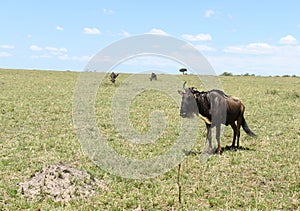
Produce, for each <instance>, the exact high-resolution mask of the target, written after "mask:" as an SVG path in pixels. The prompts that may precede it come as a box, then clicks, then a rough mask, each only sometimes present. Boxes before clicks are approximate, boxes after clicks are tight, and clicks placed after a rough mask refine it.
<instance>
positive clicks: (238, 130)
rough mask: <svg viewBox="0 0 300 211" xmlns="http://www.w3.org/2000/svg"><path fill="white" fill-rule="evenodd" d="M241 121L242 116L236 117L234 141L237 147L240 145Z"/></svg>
mask: <svg viewBox="0 0 300 211" xmlns="http://www.w3.org/2000/svg"><path fill="white" fill-rule="evenodd" d="M242 121H243V116H240V117H239V118H238V119H237V126H236V127H237V128H236V136H237V143H236V147H237V148H239V147H240V129H241V125H242Z"/></svg>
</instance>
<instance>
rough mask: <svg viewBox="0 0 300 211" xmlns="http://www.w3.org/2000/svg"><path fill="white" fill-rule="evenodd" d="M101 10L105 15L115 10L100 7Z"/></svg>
mask: <svg viewBox="0 0 300 211" xmlns="http://www.w3.org/2000/svg"><path fill="white" fill-rule="evenodd" d="M102 12H103V14H105V15H112V14H114V13H115V11H113V10H110V9H106V8H104V9H102Z"/></svg>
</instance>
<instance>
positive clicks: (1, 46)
mask: <svg viewBox="0 0 300 211" xmlns="http://www.w3.org/2000/svg"><path fill="white" fill-rule="evenodd" d="M0 48H4V49H14V48H15V46H13V45H0Z"/></svg>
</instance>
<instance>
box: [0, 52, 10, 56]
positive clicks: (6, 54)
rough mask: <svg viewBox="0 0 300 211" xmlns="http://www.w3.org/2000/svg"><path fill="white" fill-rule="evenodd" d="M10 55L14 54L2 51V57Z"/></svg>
mask: <svg viewBox="0 0 300 211" xmlns="http://www.w3.org/2000/svg"><path fill="white" fill-rule="evenodd" d="M9 56H12V54H10V53H7V52H0V57H9Z"/></svg>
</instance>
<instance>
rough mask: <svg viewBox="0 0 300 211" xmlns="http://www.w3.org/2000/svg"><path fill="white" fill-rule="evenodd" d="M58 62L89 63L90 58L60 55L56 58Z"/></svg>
mask: <svg viewBox="0 0 300 211" xmlns="http://www.w3.org/2000/svg"><path fill="white" fill-rule="evenodd" d="M57 58H58V59H59V60H64V61H66V60H72V61H90V60H91V58H92V56H69V55H61V56H58V57H57Z"/></svg>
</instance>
